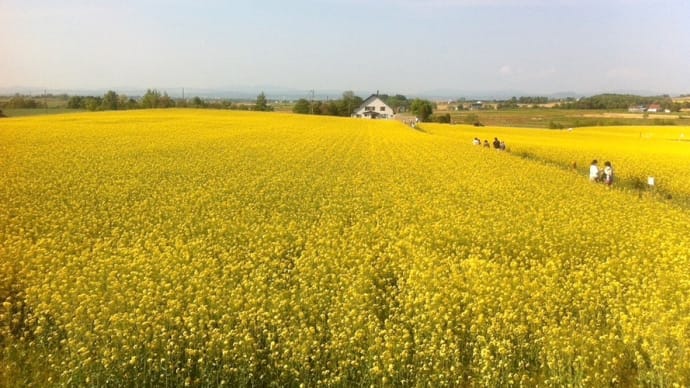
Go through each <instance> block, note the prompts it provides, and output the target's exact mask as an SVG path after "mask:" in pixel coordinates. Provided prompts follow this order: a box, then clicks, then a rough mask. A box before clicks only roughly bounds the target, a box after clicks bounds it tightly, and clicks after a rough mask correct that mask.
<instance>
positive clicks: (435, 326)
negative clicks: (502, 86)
mask: <svg viewBox="0 0 690 388" xmlns="http://www.w3.org/2000/svg"><path fill="white" fill-rule="evenodd" d="M424 128H425V130H426V132H421V131H415V130H412V129H410V128H409V127H406V126H403V125H401V124H399V123H396V122H387V121H386V122H384V121H369V120H350V119H337V118H330V119H329V118H319V117H309V116H294V115H281V114H261V113H242V112H232V113H230V112H211V111H195V110H166V111H140V112H136V111H132V112H126V113H122V112H116V113H98V114H77V115H64V116H54V117H50V118H47V117H36V118H24V119H6V120H3V121H2V122H0V152H1V154H0V166H1V167H2V171H0V183H1V186H0V187H2V188H1V189H0V269H1V270H2V271H1V272H0V300H1V302H2V305H1V306H0V350H1V353H0V360H1V361H2V362H0V385H7V386H17V385H57V386H64V385H97V386H100V385H117V386H122V385H151V386H180V385H193V386H222V385H226V386H249V385H266V386H299V385H301V384H304V385H305V386H314V385H336V386H350V385H357V386H363V385H374V386H386V385H390V386H422V385H431V386H504V385H522V386H563V385H576V386H603V385H624V386H626V385H651V386H656V385H659V386H665V385H671V384H674V383H677V384H680V385H688V384H690V380H689V376H690V361H689V360H690V357H687V355H688V354H689V352H690V320H689V319H688V318H687V317H688V316H690V302H688V300H690V275H689V274H688V273H687V271H686V269H687V266H688V264H689V260H690V233H689V232H690V221H688V217H687V208H685V207H684V206H683V205H682V203H681V205H679V204H678V203H675V202H669V201H667V200H665V199H663V198H658V197H656V196H648V195H645V196H640V195H638V193H636V192H635V191H632V190H627V189H625V188H624V189H623V190H619V189H617V188H616V187H615V186H614V189H610V190H609V189H607V188H605V187H603V186H600V185H595V184H591V183H589V182H587V180H586V178H585V177H583V176H582V174H579V173H577V174H576V173H573V172H572V171H566V170H564V169H562V168H559V167H558V166H554V165H552V164H546V163H542V162H541V161H551V162H554V163H557V164H562V163H569V162H570V161H571V159H573V158H574V157H575V155H580V156H577V157H578V159H577V161H578V164H580V160H584V159H583V158H593V157H599V158H605V157H608V156H609V155H610V156H611V159H613V160H615V161H616V166H617V169H618V170H617V171H620V172H621V179H622V180H623V181H625V180H629V179H632V177H634V176H637V175H639V174H643V173H644V174H646V172H644V167H643V166H645V165H647V163H653V164H655V165H657V167H658V171H659V177H661V178H660V182H664V187H663V189H664V190H666V191H667V192H669V193H673V194H676V195H677V196H679V197H682V196H683V195H684V193H690V190H688V191H685V190H686V188H687V187H688V186H687V185H688V178H687V177H686V176H683V175H682V174H680V173H679V171H680V170H678V166H677V165H678V164H679V161H684V160H686V158H687V157H686V156H685V154H683V153H682V152H681V151H682V147H684V146H685V145H684V144H676V143H668V144H671V145H669V146H668V152H667V153H666V152H665V150H667V148H664V146H662V144H666V143H662V142H656V141H655V140H654V141H655V143H654V144H655V145H654V148H653V149H654V150H653V152H652V151H650V153H641V154H640V153H637V150H636V149H635V148H634V147H633V144H635V141H636V140H633V139H634V136H633V135H630V134H629V133H628V132H626V131H625V130H624V129H621V128H611V129H609V132H607V133H608V135H607V136H610V137H611V138H612V139H616V138H621V139H624V140H622V144H625V145H624V146H621V147H611V148H610V150H608V151H610V153H604V152H603V148H598V146H592V147H591V148H582V147H583V145H584V144H588V143H587V141H588V140H587V139H588V138H587V136H586V133H584V132H583V133H580V131H579V130H578V131H575V133H572V134H564V133H561V134H558V135H554V134H552V133H546V132H535V131H524V132H523V131H518V130H515V131H516V132H510V131H509V130H507V129H500V128H485V129H481V130H482V131H495V132H496V135H497V136H500V137H501V138H503V137H505V138H506V140H508V141H509V145H510V147H511V152H507V153H503V152H496V151H493V150H487V149H484V148H481V147H475V146H472V145H471V144H470V142H469V141H467V140H469V139H471V138H472V137H467V136H468V135H469V134H471V131H472V130H475V129H471V128H469V127H458V126H433V125H430V126H428V127H426V126H425V127H424ZM561 135H563V136H565V135H574V136H577V137H578V139H579V140H576V141H572V142H565V141H562V139H557V138H556V137H557V136H561ZM511 136H514V137H512V138H511ZM658 136H661V135H658ZM664 136H665V135H664ZM590 141H593V140H591V139H590ZM557 144H558V147H556V146H555V145H557ZM616 144H618V143H616ZM583 152H584V153H587V155H582V153H583ZM597 152H601V154H597ZM527 153H529V154H530V155H532V156H533V157H532V158H526V157H520V156H524V155H525V154H527ZM592 154H597V155H592ZM652 155H653V157H652ZM674 166H675V167H674ZM626 171H627V172H626ZM626 174H628V175H626ZM535 177H537V178H535ZM541 177H548V178H546V179H542V178H541ZM667 178H668V179H671V178H673V179H675V180H676V181H674V183H670V182H668V183H667V182H666V179H667Z"/></svg>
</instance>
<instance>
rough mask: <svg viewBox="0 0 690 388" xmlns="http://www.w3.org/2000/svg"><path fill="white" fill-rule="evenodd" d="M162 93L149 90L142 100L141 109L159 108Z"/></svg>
mask: <svg viewBox="0 0 690 388" xmlns="http://www.w3.org/2000/svg"><path fill="white" fill-rule="evenodd" d="M160 99H161V93H160V92H159V91H158V90H156V89H148V90H146V93H145V94H144V96H143V97H142V98H141V107H142V108H144V109H151V108H158V105H159V104H160Z"/></svg>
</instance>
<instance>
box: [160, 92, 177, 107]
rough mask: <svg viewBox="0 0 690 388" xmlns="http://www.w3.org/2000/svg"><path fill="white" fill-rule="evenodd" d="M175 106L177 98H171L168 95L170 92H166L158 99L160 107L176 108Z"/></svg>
mask: <svg viewBox="0 0 690 388" xmlns="http://www.w3.org/2000/svg"><path fill="white" fill-rule="evenodd" d="M174 107H175V100H173V99H172V98H170V96H168V93H167V92H165V93H163V95H162V96H161V97H160V99H158V108H174Z"/></svg>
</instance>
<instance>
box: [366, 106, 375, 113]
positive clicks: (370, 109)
mask: <svg viewBox="0 0 690 388" xmlns="http://www.w3.org/2000/svg"><path fill="white" fill-rule="evenodd" d="M364 110H365V111H367V112H369V111H373V110H374V107H373V106H365V107H364Z"/></svg>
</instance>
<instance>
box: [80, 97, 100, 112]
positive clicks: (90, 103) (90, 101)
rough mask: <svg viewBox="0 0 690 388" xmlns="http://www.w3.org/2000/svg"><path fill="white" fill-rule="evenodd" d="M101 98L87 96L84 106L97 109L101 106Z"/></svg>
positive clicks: (93, 109)
mask: <svg viewBox="0 0 690 388" xmlns="http://www.w3.org/2000/svg"><path fill="white" fill-rule="evenodd" d="M101 105H102V103H101V98H100V97H91V96H89V97H85V98H84V108H86V109H88V110H91V111H95V110H99V109H100V108H101Z"/></svg>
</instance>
